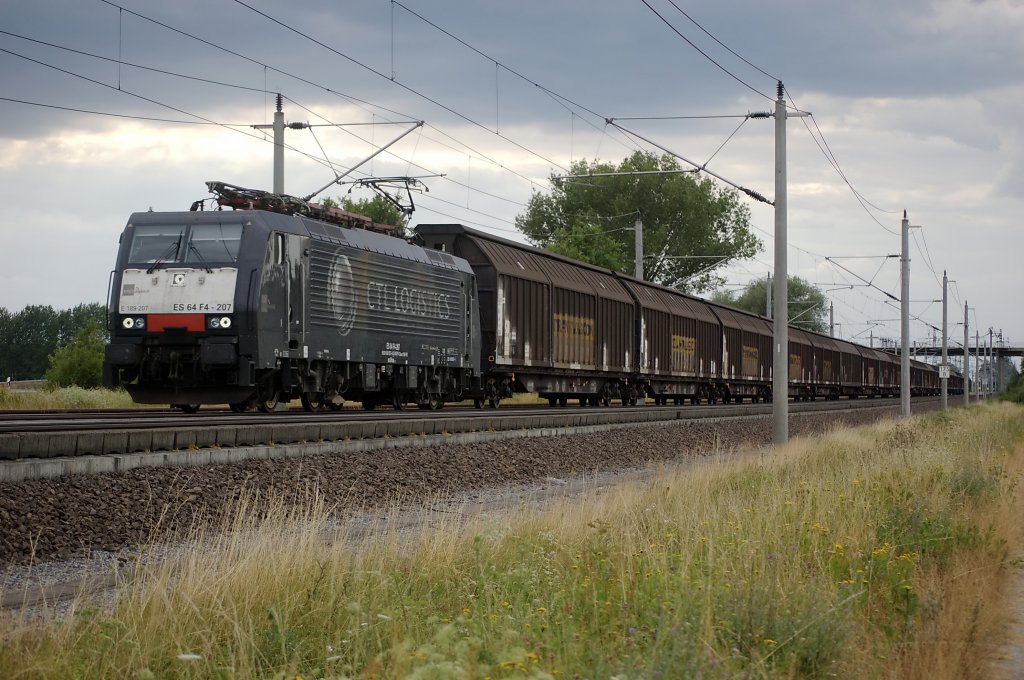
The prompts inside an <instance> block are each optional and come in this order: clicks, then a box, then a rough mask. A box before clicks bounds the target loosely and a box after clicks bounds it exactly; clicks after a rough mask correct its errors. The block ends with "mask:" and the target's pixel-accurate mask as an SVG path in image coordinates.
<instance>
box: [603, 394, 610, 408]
mask: <svg viewBox="0 0 1024 680" xmlns="http://www.w3.org/2000/svg"><path fill="white" fill-rule="evenodd" d="M611 405H612V398H611V397H607V396H605V397H601V406H604V407H605V408H608V407H609V406H611Z"/></svg>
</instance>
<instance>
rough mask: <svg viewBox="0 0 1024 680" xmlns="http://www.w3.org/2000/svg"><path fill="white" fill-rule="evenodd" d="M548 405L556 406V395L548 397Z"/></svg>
mask: <svg viewBox="0 0 1024 680" xmlns="http://www.w3.org/2000/svg"><path fill="white" fill-rule="evenodd" d="M548 406H551V407H555V406H558V398H557V397H548Z"/></svg>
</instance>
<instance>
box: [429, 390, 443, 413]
mask: <svg viewBox="0 0 1024 680" xmlns="http://www.w3.org/2000/svg"><path fill="white" fill-rule="evenodd" d="M427 408H429V409H430V410H431V411H440V410H441V409H443V408H444V399H442V398H441V395H440V394H431V395H430V396H429V397H428V398H427Z"/></svg>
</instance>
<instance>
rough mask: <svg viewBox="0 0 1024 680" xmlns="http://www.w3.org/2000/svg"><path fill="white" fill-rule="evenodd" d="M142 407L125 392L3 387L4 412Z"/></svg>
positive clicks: (0, 392)
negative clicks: (7, 410)
mask: <svg viewBox="0 0 1024 680" xmlns="http://www.w3.org/2000/svg"><path fill="white" fill-rule="evenodd" d="M137 406H138V404H136V403H135V402H133V401H132V399H131V397H130V396H128V393H127V392H125V391H124V390H108V389H102V388H94V389H85V388H83V387H58V388H53V389H50V388H46V389H38V390H10V389H6V388H4V387H0V410H4V409H11V410H15V409H19V410H27V409H31V410H39V409H76V408H79V409H86V408H97V409H98V408H117V409H125V408H136V407H137Z"/></svg>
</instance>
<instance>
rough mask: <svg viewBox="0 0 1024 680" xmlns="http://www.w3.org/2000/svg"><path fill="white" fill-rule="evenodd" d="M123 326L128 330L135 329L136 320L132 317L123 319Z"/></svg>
mask: <svg viewBox="0 0 1024 680" xmlns="http://www.w3.org/2000/svg"><path fill="white" fill-rule="evenodd" d="M121 325H122V326H124V327H125V328H126V329H128V328H135V319H133V318H131V317H130V316H126V317H125V318H123V319H121Z"/></svg>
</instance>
